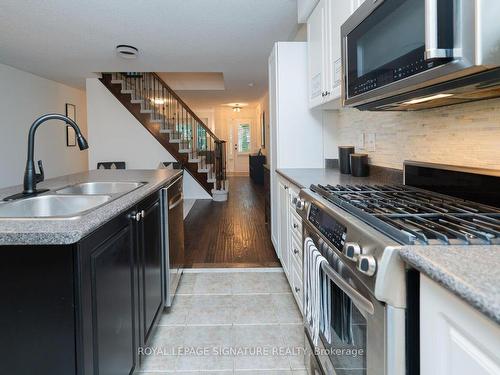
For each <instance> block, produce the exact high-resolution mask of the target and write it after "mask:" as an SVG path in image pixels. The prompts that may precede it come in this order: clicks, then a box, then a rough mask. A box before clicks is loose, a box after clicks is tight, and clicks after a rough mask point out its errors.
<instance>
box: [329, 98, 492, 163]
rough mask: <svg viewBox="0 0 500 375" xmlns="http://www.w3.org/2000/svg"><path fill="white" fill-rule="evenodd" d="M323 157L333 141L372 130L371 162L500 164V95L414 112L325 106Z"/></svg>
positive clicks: (333, 150) (333, 151)
mask: <svg viewBox="0 0 500 375" xmlns="http://www.w3.org/2000/svg"><path fill="white" fill-rule="evenodd" d="M323 123H324V130H325V139H324V149H325V157H326V158H336V157H338V153H337V146H339V145H354V146H357V145H358V139H359V134H360V133H362V132H365V133H375V137H376V148H375V151H373V152H370V151H367V150H360V151H361V152H367V153H368V154H369V157H370V163H371V164H374V165H379V166H385V167H391V168H398V169H402V163H403V161H404V160H419V161H426V162H435V163H445V164H454V165H464V166H473V167H482V168H492V169H500V99H493V100H487V101H480V102H475V103H469V104H462V105H460V104H459V105H456V106H450V107H443V108H436V109H430V110H424V111H418V112H361V111H358V110H355V109H344V110H340V111H329V112H325V113H324V117H323Z"/></svg>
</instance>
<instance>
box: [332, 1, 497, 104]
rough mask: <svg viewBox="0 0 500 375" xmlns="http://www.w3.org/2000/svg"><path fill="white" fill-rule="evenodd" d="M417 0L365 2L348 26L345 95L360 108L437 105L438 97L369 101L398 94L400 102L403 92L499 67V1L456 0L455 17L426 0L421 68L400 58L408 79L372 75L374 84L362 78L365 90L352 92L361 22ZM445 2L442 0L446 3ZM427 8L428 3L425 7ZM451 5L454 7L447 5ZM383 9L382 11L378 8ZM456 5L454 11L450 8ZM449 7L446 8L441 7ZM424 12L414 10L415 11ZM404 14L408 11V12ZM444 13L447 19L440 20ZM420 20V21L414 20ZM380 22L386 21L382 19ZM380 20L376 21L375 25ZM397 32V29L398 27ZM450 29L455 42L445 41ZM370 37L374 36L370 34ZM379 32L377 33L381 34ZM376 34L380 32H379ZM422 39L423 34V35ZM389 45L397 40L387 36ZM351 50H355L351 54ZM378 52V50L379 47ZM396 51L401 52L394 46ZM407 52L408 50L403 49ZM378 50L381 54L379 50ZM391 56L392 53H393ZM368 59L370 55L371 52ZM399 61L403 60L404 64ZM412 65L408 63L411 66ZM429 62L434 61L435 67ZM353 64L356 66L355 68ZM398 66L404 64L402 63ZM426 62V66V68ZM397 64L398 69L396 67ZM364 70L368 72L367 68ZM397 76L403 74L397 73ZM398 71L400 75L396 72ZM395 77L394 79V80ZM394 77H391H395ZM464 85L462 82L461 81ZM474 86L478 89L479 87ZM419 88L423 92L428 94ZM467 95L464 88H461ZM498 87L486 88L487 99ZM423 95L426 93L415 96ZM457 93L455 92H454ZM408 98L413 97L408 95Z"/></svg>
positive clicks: (344, 32) (344, 35) (345, 27)
mask: <svg viewBox="0 0 500 375" xmlns="http://www.w3.org/2000/svg"><path fill="white" fill-rule="evenodd" d="M412 1H414V0H379V1H374V2H371V1H365V2H364V4H363V5H361V6H360V8H359V9H358V10H356V12H354V14H353V15H352V16H351V17H350V18H349V19H348V20H347V21H346V22H345V23H344V24H343V25H342V28H341V30H342V61H343V64H342V66H343V87H342V90H343V94H342V95H343V98H344V105H346V106H356V107H358V106H361V108H360V109H365V110H366V109H367V110H373V109H375V110H417V109H422V108H428V107H434V106H436V105H435V103H433V102H432V101H429V102H425V104H421V103H419V105H418V106H414V107H413V106H412V105H405V106H401V105H399V106H389V105H384V106H378V107H375V108H372V107H370V106H369V105H368V104H369V103H371V102H375V101H378V100H381V99H386V98H387V99H388V98H392V97H394V98H395V99H394V100H395V101H396V98H397V96H398V95H401V94H405V93H410V92H413V91H415V90H419V89H422V88H428V87H430V86H434V85H437V84H439V83H443V82H449V81H453V80H456V79H458V78H461V77H465V76H469V75H471V74H475V73H478V72H481V71H485V70H488V69H494V68H496V67H498V66H499V65H500V52H499V51H500V49H499V43H500V24H499V23H498V22H497V21H496V19H493V17H492V16H491V14H499V13H500V2H498V1H496V0H482V1H479V0H470V1H468V0H450V1H451V2H452V3H453V6H450V7H448V8H445V9H444V11H445V12H448V18H449V16H452V19H451V20H449V19H447V18H446V17H444V18H443V17H442V16H441V17H440V15H439V11H438V6H439V5H438V4H440V3H439V2H438V1H437V0H425V4H424V3H423V2H421V3H420V4H421V5H420V8H422V7H423V6H424V5H425V9H424V10H425V13H424V15H425V16H424V19H422V20H421V25H420V26H419V27H418V29H422V28H423V30H424V35H423V36H424V40H423V45H422V46H421V48H422V50H421V52H422V58H423V63H420V62H419V63H418V65H419V68H418V69H416V68H414V65H417V64H416V63H415V64H413V63H412V61H413V60H411V59H410V60H408V59H405V58H402V61H399V62H397V63H395V64H396V65H395V66H394V68H395V69H396V70H397V69H403V70H405V69H406V71H405V72H404V75H403V78H401V77H399V78H394V81H392V82H391V83H386V84H380V83H379V82H378V78H374V82H372V80H371V79H370V80H368V83H367V84H365V83H360V84H362V86H361V89H360V90H361V92H358V93H357V94H356V95H353V94H352V93H350V92H349V91H350V90H349V85H350V84H351V82H350V78H349V76H351V79H352V77H353V72H352V64H353V62H352V61H350V59H352V48H353V44H352V43H355V42H356V41H353V40H351V35H352V34H353V33H356V32H358V33H359V30H356V29H357V28H358V27H363V25H365V26H364V27H366V24H368V25H369V24H370V22H372V23H373V22H374V21H373V19H374V18H376V17H378V16H377V14H380V13H381V11H382V10H383V9H384V8H390V7H391V6H392V7H395V6H396V5H398V6H399V5H401V4H403V5H404V3H410V2H412ZM441 3H442V2H441ZM422 9H423V8H422ZM447 9H448V10H447ZM377 10H378V11H377ZM450 10H451V11H450ZM440 12H441V13H442V12H443V8H440ZM415 13H419V12H413V14H415ZM402 16H404V14H402ZM440 18H443V19H444V21H443V19H441V20H440ZM402 21H403V20H392V22H393V24H394V27H397V26H398V24H400V23H402ZM413 21H414V22H415V20H413ZM380 22H383V20H382V21H380ZM378 26H379V25H378V24H376V23H375V27H378ZM383 26H385V27H386V30H385V32H386V33H389V34H390V32H391V29H390V27H391V24H390V23H388V24H387V25H383ZM393 32H394V33H396V30H393ZM445 32H448V33H452V36H453V43H452V45H446V46H444V48H443V46H442V45H440V43H442V41H441V42H440V38H439V36H440V35H442V34H444V33H445ZM400 34H401V35H403V36H404V35H409V34H410V33H400ZM367 35H368V37H372V36H370V35H369V33H368V34H367ZM376 35H377V33H376ZM376 35H375V36H376ZM420 39H422V38H420ZM385 48H392V40H391V39H389V40H388V41H387V46H386V47H385ZM349 49H351V54H350V53H349ZM375 52H376V51H375ZM392 53H395V51H392ZM400 54H401V55H404V51H400ZM375 55H376V53H375ZM385 55H390V53H387V54H385ZM365 58H366V56H365ZM398 64H399V65H398ZM406 64H408V66H407V65H406ZM427 64H431V65H430V66H431V67H430V68H429V67H427ZM350 66H351V68H350ZM398 66H399V67H400V68H398ZM421 66H425V68H421ZM391 68H393V67H392V66H391ZM361 72H362V71H361ZM396 76H397V74H396ZM396 76H395V77H396ZM391 80H392V78H391V79H390V80H389V81H391ZM389 81H388V82H389ZM457 84H459V82H457ZM468 90H470V91H473V90H474V88H473V87H469V88H468ZM425 94H426V95H429V96H430V95H431V94H435V92H430V93H425ZM425 94H421V93H419V94H418V95H425ZM461 94H463V93H461ZM491 94H492V91H491V90H490V91H487V92H484V96H485V98H490V97H491ZM493 94H494V95H496V96H499V95H500V91H494V92H493ZM415 97H416V98H420V97H422V96H417V95H416V96H415ZM450 98H453V97H450ZM482 98H483V97H482V96H481V95H475V96H473V97H472V96H468V97H467V98H466V99H462V98H460V99H457V100H450V101H447V102H443V101H441V103H440V105H449V104H456V102H457V101H458V102H463V101H471V100H478V99H482ZM406 100H407V99H406Z"/></svg>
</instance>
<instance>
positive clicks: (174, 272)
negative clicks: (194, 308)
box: [162, 177, 184, 307]
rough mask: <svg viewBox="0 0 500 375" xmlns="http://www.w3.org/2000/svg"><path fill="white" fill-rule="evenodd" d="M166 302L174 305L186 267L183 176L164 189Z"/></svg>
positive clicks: (168, 305)
mask: <svg viewBox="0 0 500 375" xmlns="http://www.w3.org/2000/svg"><path fill="white" fill-rule="evenodd" d="M162 205H163V236H162V239H163V249H164V251H163V257H164V259H163V264H164V272H163V273H164V277H165V280H164V283H163V285H164V304H165V306H167V307H170V306H171V305H172V302H173V299H174V297H175V292H176V290H177V286H178V285H179V281H180V278H181V276H182V273H183V267H184V213H183V209H184V207H183V193H182V177H180V178H179V179H177V180H176V181H175V182H173V183H172V184H171V185H169V186H168V187H167V188H164V189H162Z"/></svg>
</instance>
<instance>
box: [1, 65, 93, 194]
mask: <svg viewBox="0 0 500 375" xmlns="http://www.w3.org/2000/svg"><path fill="white" fill-rule="evenodd" d="M0 82H1V84H0V87H1V90H0V114H1V116H2V118H1V120H0V132H1V136H0V188H1V187H5V186H12V185H19V184H22V180H23V174H24V167H25V165H26V151H27V145H28V141H27V138H28V130H29V128H30V126H31V124H32V123H33V121H34V120H35V119H36V118H38V117H39V116H41V115H44V114H46V113H51V112H56V113H62V114H64V113H65V104H66V103H71V104H74V105H76V122H77V123H78V125H79V126H80V129H81V130H82V132H83V133H84V135H85V136H86V135H87V118H86V115H87V110H86V99H85V92H84V91H82V90H78V89H75V88H73V87H69V86H66V85H63V84H60V83H58V82H55V81H51V80H48V79H45V78H42V77H39V76H36V75H33V74H31V73H27V72H23V71H21V70H18V69H15V68H12V67H10V66H7V65H2V64H0ZM89 146H90V147H91V148H92V143H91V142H89ZM35 158H36V159H35V160H43V165H44V169H45V177H46V178H51V177H56V176H62V175H66V174H71V173H76V172H81V171H85V170H87V169H88V161H87V151H80V149H79V148H78V146H76V147H67V146H66V126H65V125H64V124H63V123H62V122H60V121H49V122H48V123H46V124H43V125H42V126H41V127H40V128H39V129H38V130H37V132H36V145H35Z"/></svg>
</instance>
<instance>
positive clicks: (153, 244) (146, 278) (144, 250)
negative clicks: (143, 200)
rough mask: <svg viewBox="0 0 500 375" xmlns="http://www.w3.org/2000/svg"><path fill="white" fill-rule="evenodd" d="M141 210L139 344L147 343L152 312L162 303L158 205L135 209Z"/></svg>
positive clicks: (153, 315) (159, 213)
mask: <svg viewBox="0 0 500 375" xmlns="http://www.w3.org/2000/svg"><path fill="white" fill-rule="evenodd" d="M139 211H140V212H141V216H142V218H141V222H140V225H139V227H140V235H141V236H140V237H141V245H142V246H141V262H140V268H141V281H142V287H141V291H142V295H143V298H142V304H141V306H142V319H141V323H142V328H143V330H142V332H143V343H147V341H148V339H149V334H150V333H151V331H152V328H153V324H154V321H155V318H156V315H157V314H158V312H159V311H160V310H161V308H162V306H163V303H162V302H163V301H162V267H161V261H162V254H161V253H162V247H161V204H160V200H159V199H156V200H154V202H153V203H150V204H149V205H146V207H145V208H142V207H141V209H140V210H139Z"/></svg>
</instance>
